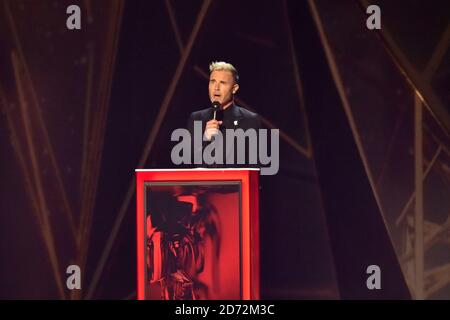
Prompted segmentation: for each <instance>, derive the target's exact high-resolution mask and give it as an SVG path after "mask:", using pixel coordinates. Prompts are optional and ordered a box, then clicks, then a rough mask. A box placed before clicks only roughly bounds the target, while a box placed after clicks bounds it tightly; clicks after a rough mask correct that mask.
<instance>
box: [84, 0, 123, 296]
mask: <svg viewBox="0 0 450 320" xmlns="http://www.w3.org/2000/svg"><path fill="white" fill-rule="evenodd" d="M123 6H124V3H123V1H122V0H116V1H113V2H112V3H111V5H110V8H111V18H110V19H109V26H108V28H107V29H108V30H109V32H108V35H107V39H106V41H105V42H106V48H107V50H106V54H105V57H104V58H103V59H102V62H103V63H102V67H101V72H100V81H99V83H100V84H99V89H98V96H97V105H98V106H99V110H98V111H97V113H96V116H95V117H94V118H93V119H92V123H90V125H92V126H91V127H90V130H91V133H90V138H89V141H90V142H91V143H90V144H89V146H90V148H89V150H88V152H87V161H86V168H89V170H87V171H86V179H85V187H84V193H83V195H82V198H83V199H84V201H83V203H82V208H81V218H80V225H79V233H80V236H79V237H80V238H79V239H80V240H79V243H80V246H79V251H78V258H77V260H78V264H79V266H80V268H81V269H82V270H84V268H85V265H86V259H87V254H88V250H89V242H90V234H91V229H92V216H93V209H94V205H95V198H96V193H97V188H98V178H99V172H100V164H101V159H102V152H103V146H104V135H105V127H106V120H107V118H106V115H107V112H108V109H109V101H110V98H111V83H112V78H113V74H114V70H115V61H116V57H117V50H118V42H119V30H120V27H121V23H122V16H123ZM76 293H77V295H76V297H77V298H79V297H80V296H81V291H77V292H76Z"/></svg>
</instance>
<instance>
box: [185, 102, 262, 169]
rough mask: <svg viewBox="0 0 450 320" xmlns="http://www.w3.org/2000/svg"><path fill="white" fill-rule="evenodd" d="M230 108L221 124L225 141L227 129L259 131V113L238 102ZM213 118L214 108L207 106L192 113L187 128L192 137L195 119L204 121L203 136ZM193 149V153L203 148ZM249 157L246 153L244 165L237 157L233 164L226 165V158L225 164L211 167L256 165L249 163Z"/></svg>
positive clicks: (207, 142) (204, 144) (204, 143)
mask: <svg viewBox="0 0 450 320" xmlns="http://www.w3.org/2000/svg"><path fill="white" fill-rule="evenodd" d="M229 108H230V109H228V108H227V110H225V111H224V114H225V113H226V115H224V118H223V123H222V125H221V126H220V130H221V131H222V134H223V137H224V143H226V139H225V129H243V130H244V131H245V130H247V129H255V130H257V131H258V129H260V128H261V119H260V117H259V115H258V114H257V113H254V112H251V111H249V110H247V109H245V108H243V107H240V106H238V105H236V104H234V105H231V106H230V107H229ZM211 119H213V109H212V108H207V109H203V110H199V111H195V112H193V113H191V115H190V117H189V120H188V124H187V128H188V130H189V132H190V134H191V137H194V121H201V122H202V136H203V133H204V132H205V127H206V123H207V122H208V121H209V120H211ZM219 120H222V119H220V118H219ZM209 143H210V142H209V141H205V142H203V148H204V147H205V146H206V145H208V144H209ZM247 149H248V148H247ZM192 150H193V153H195V152H201V150H194V149H192ZM247 151H248V150H247ZM234 154H235V155H236V146H235V153H234ZM226 156H227V155H226V154H224V157H225V158H226ZM248 159H249V157H248V154H246V164H244V165H242V164H240V165H238V164H237V162H236V159H235V161H234V164H233V165H226V164H225V162H226V161H225V159H224V161H223V162H224V164H223V165H211V166H209V167H255V165H254V164H248V163H247V162H248ZM192 163H193V162H192ZM202 166H207V165H202Z"/></svg>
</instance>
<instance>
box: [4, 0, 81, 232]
mask: <svg viewBox="0 0 450 320" xmlns="http://www.w3.org/2000/svg"><path fill="white" fill-rule="evenodd" d="M4 5H5V6H4V7H5V12H6V16H7V17H8V22H9V25H10V28H11V31H12V35H13V38H14V42H15V45H16V48H17V51H18V52H17V53H18V58H20V60H21V62H22V66H23V73H24V75H25V77H26V80H27V82H28V84H29V89H30V92H31V97H32V99H33V102H34V103H33V104H31V107H34V109H35V114H36V115H37V117H36V120H37V123H38V125H39V127H40V129H41V130H42V132H43V136H44V143H45V145H46V146H47V150H48V154H49V157H50V163H51V165H52V167H53V171H54V173H55V177H56V182H57V186H58V189H59V190H60V192H61V199H62V203H63V207H64V210H63V212H64V213H65V216H66V218H67V220H68V223H69V227H70V230H71V232H72V237H73V239H74V240H75V238H76V228H75V221H74V217H73V212H72V208H71V206H70V204H69V200H68V198H67V193H66V190H65V187H64V183H63V181H62V177H61V172H60V169H59V166H58V163H57V161H56V157H55V153H54V151H53V147H52V144H51V142H50V138H49V135H48V131H47V126H46V124H45V121H44V119H43V118H42V114H41V112H40V110H41V108H40V106H39V99H38V97H37V94H36V90H35V88H34V84H33V80H32V78H31V74H30V72H29V69H28V65H27V62H26V59H25V55H24V53H23V49H22V45H21V42H20V38H19V35H18V32H17V28H16V24H15V22H14V17H13V16H12V14H11V11H10V8H9V5H8V2H7V1H5V2H4Z"/></svg>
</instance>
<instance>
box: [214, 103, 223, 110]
mask: <svg viewBox="0 0 450 320" xmlns="http://www.w3.org/2000/svg"><path fill="white" fill-rule="evenodd" d="M212 108H213V110H215V111H219V110H220V109H222V105H221V104H220V102H219V101H213V103H212Z"/></svg>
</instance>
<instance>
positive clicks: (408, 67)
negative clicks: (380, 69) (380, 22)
mask: <svg viewBox="0 0 450 320" xmlns="http://www.w3.org/2000/svg"><path fill="white" fill-rule="evenodd" d="M358 3H359V5H360V7H361V9H362V10H361V11H362V12H363V14H364V15H365V8H366V7H367V6H368V5H369V3H368V1H367V0H359V1H358ZM365 17H367V16H366V15H365ZM375 32H376V34H377V35H378V36H379V39H380V40H381V44H382V45H383V47H384V49H385V51H386V53H387V54H388V55H389V56H390V57H391V61H392V62H393V63H394V65H395V66H396V67H397V69H398V71H399V72H400V73H401V74H402V75H403V77H404V79H405V80H406V82H407V83H408V84H409V86H410V87H411V89H412V90H413V91H415V92H416V94H417V95H418V96H419V98H420V99H421V100H422V104H423V105H424V106H425V107H426V108H427V109H428V111H429V112H430V115H431V116H432V117H433V118H434V119H435V121H436V123H437V124H438V125H439V126H440V127H441V129H442V130H443V132H444V134H446V135H447V136H448V135H449V134H450V113H449V112H448V111H447V109H446V108H445V106H444V105H443V104H442V102H441V100H440V98H439V97H438V96H437V95H436V94H435V93H434V90H433V88H432V87H431V85H430V84H429V83H427V81H424V80H425V79H424V78H423V76H422V74H420V73H419V72H417V70H416V68H415V67H414V66H413V65H412V64H411V63H410V62H409V59H408V58H407V57H406V55H405V54H404V53H403V51H402V50H401V49H400V47H399V46H398V45H397V43H396V42H395V41H394V39H393V38H392V36H391V34H390V32H389V31H388V28H387V27H386V26H383V27H382V28H381V29H379V30H375Z"/></svg>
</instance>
